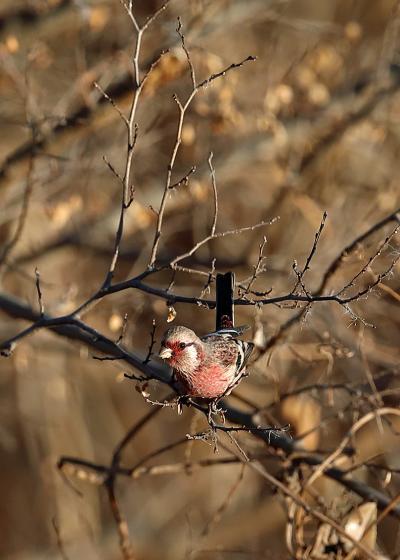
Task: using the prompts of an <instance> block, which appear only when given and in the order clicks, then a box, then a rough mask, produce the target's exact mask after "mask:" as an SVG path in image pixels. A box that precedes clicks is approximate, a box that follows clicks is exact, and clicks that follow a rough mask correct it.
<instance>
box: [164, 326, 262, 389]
mask: <svg viewBox="0 0 400 560" xmlns="http://www.w3.org/2000/svg"><path fill="white" fill-rule="evenodd" d="M246 329H247V327H237V328H231V329H221V330H219V331H216V332H213V333H210V334H207V335H205V336H203V337H201V338H199V337H198V336H197V335H196V333H195V332H193V331H192V330H190V329H188V328H186V327H182V326H177V327H173V328H172V329H169V330H167V331H166V333H165V334H164V337H163V340H162V343H161V349H160V352H159V357H160V358H162V359H163V360H165V361H166V362H167V363H168V364H169V365H170V366H171V367H172V368H173V370H174V375H175V377H176V379H177V381H179V382H180V384H181V385H182V393H183V394H185V395H186V396H191V397H200V398H204V399H216V398H219V397H222V396H224V395H228V394H229V393H230V392H231V391H232V389H233V388H234V387H235V386H236V385H237V384H238V383H239V381H240V380H241V378H242V377H243V375H245V369H246V364H247V361H248V359H249V357H250V354H251V352H252V351H253V348H254V344H252V343H251V342H244V341H242V340H238V337H239V336H240V335H241V334H242V333H243V331H244V330H246Z"/></svg>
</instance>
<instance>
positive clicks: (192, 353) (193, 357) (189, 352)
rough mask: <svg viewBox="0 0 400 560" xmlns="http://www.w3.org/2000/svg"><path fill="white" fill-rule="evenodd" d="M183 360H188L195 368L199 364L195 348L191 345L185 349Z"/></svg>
mask: <svg viewBox="0 0 400 560" xmlns="http://www.w3.org/2000/svg"><path fill="white" fill-rule="evenodd" d="M184 354H185V359H187V360H190V362H191V363H192V364H193V365H195V367H197V366H198V364H199V358H198V356H197V350H196V348H195V347H194V346H193V345H192V344H191V345H190V346H188V347H187V348H185V352H184Z"/></svg>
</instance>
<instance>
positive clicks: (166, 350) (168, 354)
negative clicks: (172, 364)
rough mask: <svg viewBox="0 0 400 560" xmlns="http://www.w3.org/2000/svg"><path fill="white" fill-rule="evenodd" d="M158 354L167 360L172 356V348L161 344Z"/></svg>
mask: <svg viewBox="0 0 400 560" xmlns="http://www.w3.org/2000/svg"><path fill="white" fill-rule="evenodd" d="M158 355H159V357H160V358H161V359H162V360H169V359H170V358H172V350H171V348H167V347H166V346H161V349H160V352H159V353H158Z"/></svg>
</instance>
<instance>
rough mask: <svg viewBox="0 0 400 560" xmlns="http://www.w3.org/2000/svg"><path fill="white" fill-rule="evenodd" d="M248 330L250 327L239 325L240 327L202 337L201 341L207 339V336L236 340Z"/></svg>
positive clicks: (221, 330) (220, 330)
mask: <svg viewBox="0 0 400 560" xmlns="http://www.w3.org/2000/svg"><path fill="white" fill-rule="evenodd" d="M249 329H250V327H249V326H248V325H241V326H240V327H232V328H230V329H219V330H218V331H215V332H212V333H209V334H206V335H204V336H203V337H202V340H203V339H206V338H208V337H209V336H225V337H229V338H237V337H239V336H241V335H242V334H243V333H244V332H246V331H248V330H249Z"/></svg>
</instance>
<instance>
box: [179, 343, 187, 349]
mask: <svg viewBox="0 0 400 560" xmlns="http://www.w3.org/2000/svg"><path fill="white" fill-rule="evenodd" d="M179 348H182V350H183V349H184V348H186V344H185V343H184V342H180V343H179Z"/></svg>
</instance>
